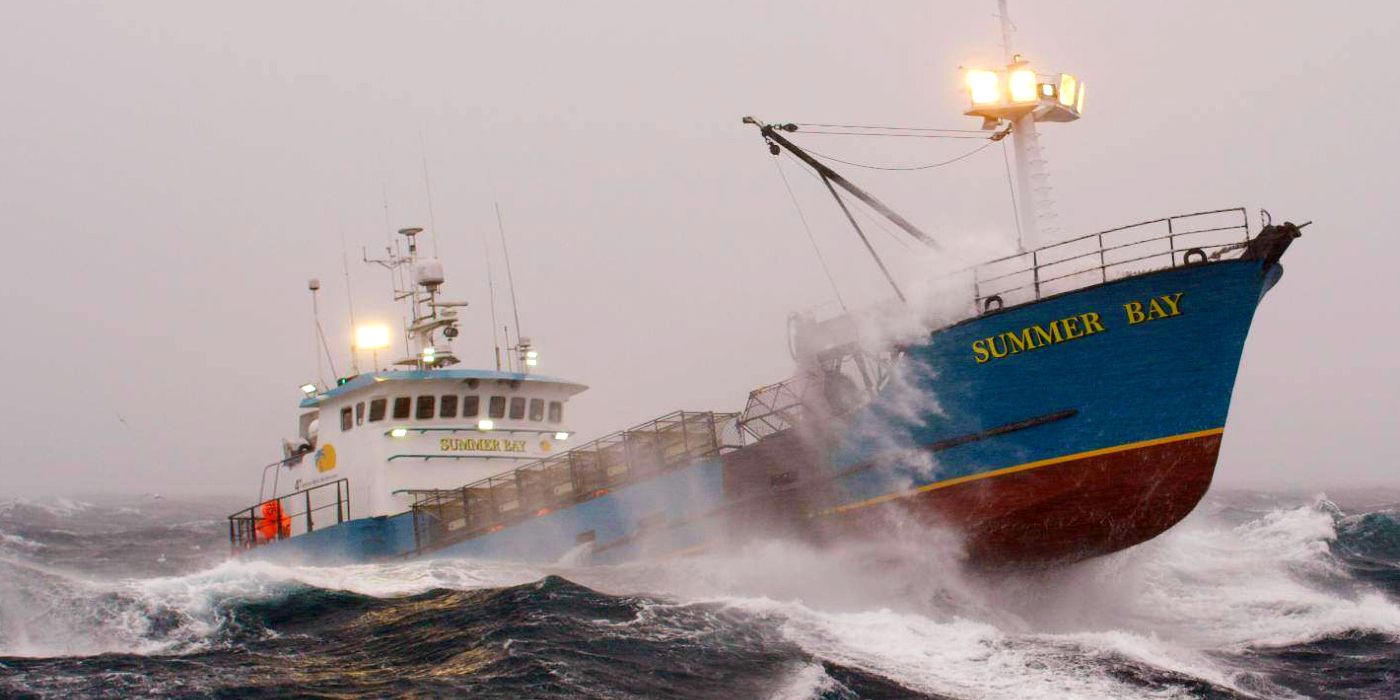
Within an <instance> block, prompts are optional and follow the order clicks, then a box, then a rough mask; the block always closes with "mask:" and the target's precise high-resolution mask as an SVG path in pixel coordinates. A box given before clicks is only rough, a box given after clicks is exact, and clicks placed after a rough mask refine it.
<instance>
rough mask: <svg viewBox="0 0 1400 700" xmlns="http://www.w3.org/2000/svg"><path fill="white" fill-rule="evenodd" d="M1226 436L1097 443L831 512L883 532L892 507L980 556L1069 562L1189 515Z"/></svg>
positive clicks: (994, 562) (993, 561)
mask: <svg viewBox="0 0 1400 700" xmlns="http://www.w3.org/2000/svg"><path fill="white" fill-rule="evenodd" d="M1220 441H1221V431H1218V430H1216V431H1207V432H1206V433H1205V434H1195V435H1192V436H1181V437H1180V438H1176V439H1169V440H1163V441H1149V442H1147V443H1141V444H1139V445H1136V446H1124V448H1121V449H1112V450H1100V451H1096V452H1094V453H1086V454H1084V455H1082V456H1070V457H1068V458H1063V459H1061V460H1048V462H1049V463H1046V464H1043V465H1040V466H1037V465H1024V466H1023V467H1018V468H1014V469H1008V470H1003V472H1002V473H999V474H997V475H989V476H987V477H986V478H974V479H968V480H951V481H949V482H943V483H939V484H933V485H930V486H927V487H924V488H923V489H921V490H919V491H917V492H914V493H910V494H906V495H902V496H900V497H897V498H893V499H888V500H886V499H878V500H880V501H882V502H881V503H880V504H879V507H871V506H874V505H875V504H874V503H871V504H868V506H867V505H865V504H861V505H857V506H854V507H852V506H848V507H844V508H841V509H839V511H840V512H839V513H836V514H833V515H834V516H835V519H836V520H837V521H838V522H839V523H840V524H842V525H845V526H849V527H854V528H856V529H859V530H864V531H866V532H880V531H882V530H883V527H882V525H884V524H887V522H888V520H887V519H888V518H889V517H890V516H892V515H894V514H896V513H899V514H908V515H912V516H913V517H914V518H915V519H916V520H917V521H919V522H921V523H923V524H926V525H931V526H938V527H950V528H952V529H954V530H955V531H957V532H958V533H960V534H961V535H962V537H963V540H964V546H965V547H966V553H967V555H968V558H969V560H970V561H971V562H972V563H974V564H976V565H981V566H990V567H1006V566H1039V565H1048V564H1056V563H1068V562H1073V561H1078V560H1082V559H1088V558H1091V557H1096V556H1102V555H1104V554H1109V553H1112V552H1116V551H1119V550H1122V549H1126V548H1128V547H1131V546H1133V545H1136V544H1140V543H1142V542H1146V541H1147V540H1150V539H1152V538H1153V537H1156V536H1157V535H1159V534H1161V533H1163V532H1165V531H1166V530H1167V529H1168V528H1170V527H1171V526H1173V525H1175V524H1176V523H1178V522H1180V521H1181V519H1182V518H1185V517H1186V515H1187V514H1189V513H1190V512H1191V511H1192V510H1193V509H1194V508H1195V507H1196V504H1197V503H1199V502H1200V500H1201V497H1202V496H1204V495H1205V493H1206V490H1207V489H1208V488H1209V487H1210V480H1211V476H1212V475H1213V474H1214V472H1215V460H1216V457H1217V455H1218V454H1219V452H1220ZM842 529H845V528H842Z"/></svg>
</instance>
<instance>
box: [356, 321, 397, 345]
mask: <svg viewBox="0 0 1400 700" xmlns="http://www.w3.org/2000/svg"><path fill="white" fill-rule="evenodd" d="M355 347H356V348H357V349H360V350H378V349H380V348H387V347H389V327H388V326H385V325H379V324H375V325H369V326H360V327H358V328H356V329H355Z"/></svg>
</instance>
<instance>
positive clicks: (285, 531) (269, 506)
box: [257, 498, 292, 541]
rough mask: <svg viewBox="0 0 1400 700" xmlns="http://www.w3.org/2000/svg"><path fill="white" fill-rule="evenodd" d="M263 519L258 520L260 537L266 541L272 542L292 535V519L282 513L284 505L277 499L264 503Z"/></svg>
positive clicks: (262, 508)
mask: <svg viewBox="0 0 1400 700" xmlns="http://www.w3.org/2000/svg"><path fill="white" fill-rule="evenodd" d="M260 510H261V511H262V513H261V515H262V517H260V518H258V524H257V530H258V537H259V538H260V539H262V540H265V541H271V540H275V539H278V538H280V537H290V536H291V534H292V519H291V517H289V516H288V515H287V514H286V513H285V512H283V511H282V503H281V502H280V501H278V500H277V499H275V498H274V499H272V500H270V501H264V502H263V504H262V507H261V508H260Z"/></svg>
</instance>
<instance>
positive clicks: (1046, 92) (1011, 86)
mask: <svg viewBox="0 0 1400 700" xmlns="http://www.w3.org/2000/svg"><path fill="white" fill-rule="evenodd" d="M963 77H964V82H965V83H966V84H967V96H968V98H969V100H970V101H971V102H972V107H971V109H969V110H968V111H967V112H965V114H967V115H968V116H974V117H982V118H983V119H984V120H986V123H987V124H989V125H994V124H995V123H996V122H998V121H1001V120H1003V119H1004V120H1007V121H1012V122H1014V121H1016V120H1018V119H1020V118H1022V117H1024V116H1026V115H1028V114H1029V115H1033V116H1034V118H1035V121H1038V122H1072V121H1074V120H1076V119H1078V118H1079V115H1080V112H1081V111H1082V110H1083V109H1084V83H1082V82H1080V80H1079V78H1078V77H1076V76H1074V75H1071V74H1069V73H1057V74H1053V75H1041V74H1039V73H1036V72H1035V69H1033V68H1031V66H1030V64H1029V63H1026V62H1025V61H1023V60H1020V58H1019V57H1017V59H1016V61H1015V62H1013V63H1012V64H1011V65H1009V66H1007V67H1006V68H1004V69H1001V70H987V69H985V68H969V69H967V70H966V71H964V76H963ZM987 128H993V126H988V127H987Z"/></svg>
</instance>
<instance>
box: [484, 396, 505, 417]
mask: <svg viewBox="0 0 1400 700" xmlns="http://www.w3.org/2000/svg"><path fill="white" fill-rule="evenodd" d="M486 410H487V414H488V415H490V416H491V417H492V418H505V417H506V397H504V396H492V397H491V403H490V405H488V406H487V409H486Z"/></svg>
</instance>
